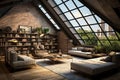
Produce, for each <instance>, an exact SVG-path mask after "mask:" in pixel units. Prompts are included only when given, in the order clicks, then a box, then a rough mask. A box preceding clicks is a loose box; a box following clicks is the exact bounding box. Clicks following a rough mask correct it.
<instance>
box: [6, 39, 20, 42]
mask: <svg viewBox="0 0 120 80" xmlns="http://www.w3.org/2000/svg"><path fill="white" fill-rule="evenodd" d="M8 41H9V42H13V43H17V42H18V40H17V39H11V40H8Z"/></svg>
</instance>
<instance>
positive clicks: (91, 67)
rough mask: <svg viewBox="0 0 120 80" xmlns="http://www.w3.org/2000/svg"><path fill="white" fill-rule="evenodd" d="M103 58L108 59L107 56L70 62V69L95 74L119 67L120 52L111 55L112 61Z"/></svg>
mask: <svg viewBox="0 0 120 80" xmlns="http://www.w3.org/2000/svg"><path fill="white" fill-rule="evenodd" d="M103 59H108V56H105V57H100V58H94V59H87V60H81V61H79V62H71V69H72V70H75V71H78V72H83V73H85V74H88V75H97V74H100V73H102V72H105V71H109V70H112V69H114V68H117V67H119V61H120V53H119V54H117V55H115V56H114V57H112V61H103Z"/></svg>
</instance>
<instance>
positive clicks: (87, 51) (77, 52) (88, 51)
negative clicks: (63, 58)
mask: <svg viewBox="0 0 120 80" xmlns="http://www.w3.org/2000/svg"><path fill="white" fill-rule="evenodd" d="M93 53H94V48H91V47H74V48H72V49H71V50H68V54H70V55H74V56H79V57H84V58H93V55H92V54H93Z"/></svg>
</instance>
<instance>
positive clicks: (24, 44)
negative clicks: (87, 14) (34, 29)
mask: <svg viewBox="0 0 120 80" xmlns="http://www.w3.org/2000/svg"><path fill="white" fill-rule="evenodd" d="M39 43H40V44H42V45H44V49H45V50H47V51H48V52H49V53H55V52H58V43H57V36H56V35H51V34H45V35H44V36H43V37H39V36H38V34H36V33H15V32H10V33H0V48H1V49H4V52H5V51H6V50H7V49H9V48H14V50H16V51H17V52H18V53H20V54H24V53H25V54H29V53H30V54H31V53H32V54H33V53H35V47H34V44H39Z"/></svg>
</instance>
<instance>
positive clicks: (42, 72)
mask: <svg viewBox="0 0 120 80" xmlns="http://www.w3.org/2000/svg"><path fill="white" fill-rule="evenodd" d="M11 75H12V77H13V79H14V80H67V79H66V78H64V77H63V76H61V75H58V74H56V73H54V72H52V71H50V70H48V69H45V68H43V67H41V66H37V67H35V68H32V69H26V70H20V71H16V72H13V73H11Z"/></svg>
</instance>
